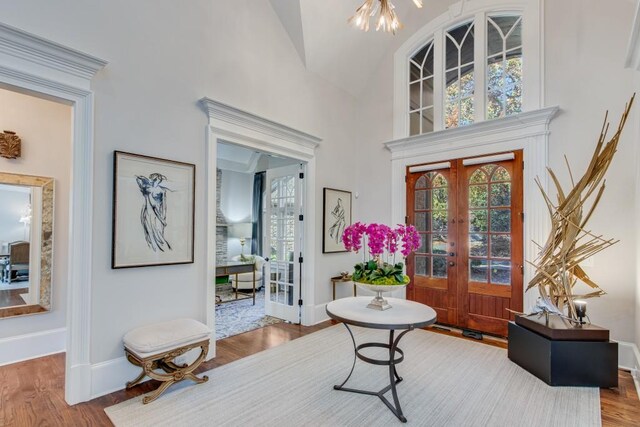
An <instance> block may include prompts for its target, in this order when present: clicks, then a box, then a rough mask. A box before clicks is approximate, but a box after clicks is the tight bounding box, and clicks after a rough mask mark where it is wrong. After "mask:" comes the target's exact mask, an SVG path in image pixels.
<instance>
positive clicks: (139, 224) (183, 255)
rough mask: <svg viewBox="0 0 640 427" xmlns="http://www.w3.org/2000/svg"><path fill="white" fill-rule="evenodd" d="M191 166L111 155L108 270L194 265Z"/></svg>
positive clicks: (193, 177) (128, 155) (127, 155)
mask: <svg viewBox="0 0 640 427" xmlns="http://www.w3.org/2000/svg"><path fill="white" fill-rule="evenodd" d="M195 172H196V166H195V165H193V164H190V163H182V162H175V161H172V160H166V159H159V158H156V157H149V156H143V155H139V154H132V153H125V152H122V151H116V152H114V158H113V239H112V245H111V268H131V267H147V266H153V265H169V264H188V263H192V262H193V227H194V214H195V177H196V174H195Z"/></svg>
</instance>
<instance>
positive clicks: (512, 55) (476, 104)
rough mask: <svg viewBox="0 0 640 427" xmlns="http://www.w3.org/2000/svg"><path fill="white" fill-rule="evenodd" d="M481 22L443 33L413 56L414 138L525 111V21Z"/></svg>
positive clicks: (516, 17)
mask: <svg viewBox="0 0 640 427" xmlns="http://www.w3.org/2000/svg"><path fill="white" fill-rule="evenodd" d="M477 20H478V18H477V17H476V18H473V19H470V20H468V21H466V22H464V23H462V24H458V25H456V26H454V27H452V28H448V29H444V30H443V31H442V32H441V33H439V34H436V35H434V36H433V39H432V40H429V41H428V42H427V43H426V44H424V45H423V46H422V47H421V48H419V49H418V50H417V52H416V53H415V54H413V55H411V56H410V58H409V129H410V135H420V134H423V133H428V132H433V131H434V130H441V129H448V128H455V127H459V126H465V125H468V124H470V123H474V122H478V121H483V120H489V119H495V118H499V117H505V116H509V115H512V114H516V113H520V112H521V111H522V89H523V81H522V76H523V72H522V69H523V67H522V59H523V53H522V16H521V15H520V14H516V13H509V14H507V13H501V14H487V15H485V16H484V19H483V20H482V21H483V22H480V23H479V22H477Z"/></svg>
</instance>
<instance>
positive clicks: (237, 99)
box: [0, 0, 355, 364]
mask: <svg viewBox="0 0 640 427" xmlns="http://www.w3.org/2000/svg"><path fill="white" fill-rule="evenodd" d="M0 17H1V18H0V19H1V20H2V21H3V22H6V23H8V24H10V25H13V26H16V27H19V28H21V29H23V30H26V31H30V32H33V33H36V34H38V35H40V36H43V37H46V38H49V39H52V40H54V41H56V42H58V43H62V44H65V45H68V46H71V47H74V48H76V49H79V50H81V51H84V52H87V53H91V54H94V55H96V56H98V57H101V58H104V59H106V60H107V61H109V65H108V66H107V67H106V68H105V70H103V71H101V72H100V73H98V75H97V76H96V78H95V79H94V81H93V90H94V91H95V112H96V113H95V161H94V167H95V169H94V170H95V180H94V194H95V199H94V212H93V224H94V225H93V245H94V247H93V254H92V263H93V264H92V268H93V273H92V275H93V277H92V290H91V291H92V300H93V303H92V321H91V336H92V343H91V361H92V363H94V364H95V363H98V362H102V361H106V360H110V359H113V358H117V357H121V356H122V345H121V340H122V336H123V335H124V333H125V332H126V331H128V330H129V329H131V328H133V327H136V326H139V325H142V324H146V323H150V322H155V321H161V320H166V319H170V318H176V317H193V318H196V319H199V320H202V321H204V320H205V308H206V301H205V299H204V296H205V295H206V290H205V278H206V265H207V263H208V262H211V260H206V259H204V258H203V254H204V250H205V245H206V241H205V240H206V236H205V233H204V227H205V218H204V215H203V212H204V208H205V206H204V194H205V187H204V183H205V176H204V166H205V126H206V124H207V117H206V114H205V113H204V112H202V111H201V110H200V108H199V107H198V105H197V100H198V99H200V98H201V97H203V96H208V97H210V98H213V99H216V100H218V101H221V102H224V103H226V104H230V105H233V106H235V107H237V108H240V109H243V110H246V111H250V112H252V113H254V114H257V115H260V116H263V117H267V118H269V119H271V120H274V121H277V122H280V123H283V124H286V125H288V126H291V127H293V128H296V129H300V130H302V131H304V132H307V133H310V134H313V135H317V136H319V137H322V138H323V142H322V145H321V147H320V148H319V149H318V150H317V152H318V163H317V165H318V180H317V183H316V191H317V193H318V194H322V192H321V190H322V187H323V186H332V187H337V188H345V189H349V188H351V186H352V185H351V184H350V182H353V178H354V176H353V173H352V172H351V162H352V159H353V157H354V156H353V155H354V147H353V141H354V140H355V133H354V132H353V123H354V114H355V112H354V111H355V110H354V100H353V98H352V97H351V96H349V95H347V94H346V93H344V92H342V91H340V90H337V89H335V88H334V87H333V86H331V85H329V84H328V83H327V82H325V81H324V80H322V79H320V78H318V77H317V76H315V75H313V74H311V73H308V72H307V71H306V70H305V69H304V66H303V64H302V63H301V61H300V58H299V56H298V54H297V52H296V51H295V48H294V46H293V45H292V43H291V41H290V39H289V38H288V36H287V34H286V32H285V30H284V29H283V28H282V26H281V24H280V22H279V21H278V19H277V17H276V15H275V13H274V12H273V9H272V8H271V6H270V4H269V2H268V1H267V0H235V1H233V2H224V1H210V0H193V1H190V2H189V6H188V7H185V6H184V5H183V4H182V3H180V2H175V1H172V0H160V1H157V0H156V1H152V0H144V1H143V0H140V1H135V2H131V1H125V0H112V1H108V2H106V1H98V0H91V1H79V0H58V1H56V2H50V1H47V0H26V1H22V2H19V3H15V2H3V3H0ZM114 150H125V151H130V152H134V153H141V154H148V155H152V156H157V157H163V158H168V159H175V160H180V161H185V162H191V163H195V164H196V168H197V169H196V223H195V264H193V265H190V264H187V265H182V266H164V267H148V268H134V269H124V270H112V269H111V268H110V258H111V254H110V252H111V202H112V200H111V198H112V197H111V192H112V173H113V170H112V158H113V151H114ZM210 190H211V191H213V189H210ZM321 209H322V206H321V205H320V204H319V205H318V208H317V212H316V218H322V214H321V213H322V211H321ZM317 227H318V233H319V231H320V224H319V223H318V225H317ZM340 269H342V267H338V266H336V265H334V263H333V262H332V259H330V257H327V259H325V258H324V257H317V261H316V265H315V270H316V271H317V272H319V273H318V277H316V279H317V283H318V286H317V291H316V294H315V295H314V296H308V299H314V300H315V301H316V302H317V303H320V302H322V301H323V300H324V301H327V300H328V299H329V295H330V293H329V288H330V283H329V277H330V276H331V275H333V274H334V272H337V271H339V270H340ZM320 284H322V285H320Z"/></svg>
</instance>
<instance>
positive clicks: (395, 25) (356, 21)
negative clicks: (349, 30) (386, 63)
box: [348, 0, 422, 34]
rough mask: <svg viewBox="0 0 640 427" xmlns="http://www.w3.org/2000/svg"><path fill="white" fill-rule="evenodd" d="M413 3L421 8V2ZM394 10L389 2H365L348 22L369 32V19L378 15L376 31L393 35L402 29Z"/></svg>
mask: <svg viewBox="0 0 640 427" xmlns="http://www.w3.org/2000/svg"><path fill="white" fill-rule="evenodd" d="M413 3H414V4H415V5H416V6H417V7H418V8H422V0H413ZM394 9H395V6H394V5H393V3H391V1H390V0H365V2H364V3H363V4H362V6H360V7H359V8H358V9H356V14H355V15H353V16H352V17H351V18H349V21H348V22H349V23H350V24H353V25H355V26H356V27H357V28H359V29H361V30H364V31H369V19H370V18H371V17H372V16H375V15H376V13H378V18H377V22H376V31H378V30H380V29H382V31H386V32H391V33H393V34H395V33H396V30H399V29H400V28H402V24H401V23H400V21H399V20H398V16H397V15H396V12H395V10H394Z"/></svg>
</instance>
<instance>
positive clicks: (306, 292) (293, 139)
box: [200, 97, 322, 359]
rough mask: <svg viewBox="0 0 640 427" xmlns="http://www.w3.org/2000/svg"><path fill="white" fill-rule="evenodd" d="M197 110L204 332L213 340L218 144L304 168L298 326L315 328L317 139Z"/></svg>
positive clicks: (248, 117) (222, 107)
mask: <svg viewBox="0 0 640 427" xmlns="http://www.w3.org/2000/svg"><path fill="white" fill-rule="evenodd" d="M200 106H201V107H202V109H203V110H204V112H205V113H206V114H207V117H208V119H209V123H208V125H207V127H206V135H205V144H206V153H207V160H206V165H207V170H206V171H205V173H206V179H207V191H206V193H207V196H206V197H207V200H206V213H205V216H206V218H207V230H206V236H207V246H206V247H207V249H206V253H205V259H206V260H207V262H206V263H205V268H206V272H205V273H204V277H205V278H206V284H205V286H206V289H207V297H206V302H205V304H206V313H207V316H206V317H207V326H209V327H210V328H211V329H212V330H214V333H213V334H212V336H213V337H215V316H214V312H215V267H216V266H215V259H216V256H215V253H216V249H215V248H216V224H215V218H216V167H217V159H216V145H217V143H218V142H219V141H224V142H229V143H232V144H236V145H240V146H243V147H247V148H250V149H253V150H259V151H265V152H268V153H273V154H278V155H281V156H286V157H290V158H294V159H297V160H300V161H302V162H306V163H307V170H306V174H305V178H304V185H305V187H304V190H303V194H304V210H305V212H304V243H303V246H304V248H303V254H304V266H305V267H304V268H303V276H302V298H303V300H304V306H303V307H302V324H303V325H312V324H314V323H315V317H316V313H315V310H313V308H314V307H315V305H314V300H315V297H314V292H313V285H314V280H313V279H314V277H315V269H314V266H315V248H316V240H315V232H316V231H315V228H316V227H315V224H316V220H315V216H316V215H315V212H316V190H315V182H316V180H315V176H316V159H315V149H316V148H317V147H318V146H319V144H320V142H321V141H322V140H321V139H320V138H318V137H315V136H313V135H310V134H308V133H305V132H301V131H299V130H296V129H293V128H291V127H288V126H285V125H283V124H280V123H277V122H274V121H271V120H269V119H266V118H263V117H260V116H257V115H255V114H253V113H249V112H246V111H243V110H240V109H238V108H236V107H232V106H229V105H226V104H223V103H221V102H218V101H214V100H212V99H210V98H206V97H205V98H202V99H200ZM215 347H216V346H215V338H214V344H213V345H212V346H211V347H210V351H209V355H208V358H209V359H210V358H212V357H214V356H215Z"/></svg>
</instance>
